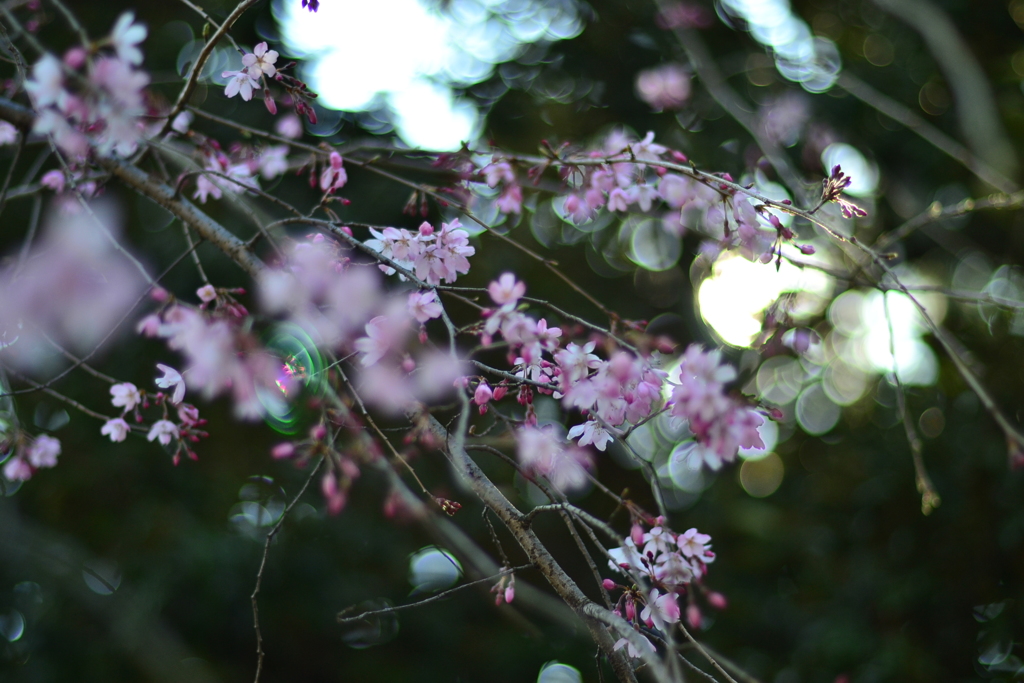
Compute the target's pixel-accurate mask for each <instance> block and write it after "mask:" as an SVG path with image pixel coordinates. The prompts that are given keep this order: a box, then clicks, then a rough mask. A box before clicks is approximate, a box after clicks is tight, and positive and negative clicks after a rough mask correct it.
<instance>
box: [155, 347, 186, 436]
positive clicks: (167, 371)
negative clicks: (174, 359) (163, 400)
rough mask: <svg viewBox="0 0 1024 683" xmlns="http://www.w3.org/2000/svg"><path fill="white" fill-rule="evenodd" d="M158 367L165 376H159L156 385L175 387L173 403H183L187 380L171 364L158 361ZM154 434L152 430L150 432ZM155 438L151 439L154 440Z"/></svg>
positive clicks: (163, 387) (168, 387)
mask: <svg viewBox="0 0 1024 683" xmlns="http://www.w3.org/2000/svg"><path fill="white" fill-rule="evenodd" d="M156 367H157V369H158V370H160V371H161V372H162V373H164V376H163V377H158V378H157V380H156V385H157V386H158V387H160V388H161V389H170V388H171V387H174V396H172V397H171V403H173V404H175V405H177V404H179V403H181V399H183V398H185V380H184V379H182V377H181V373H180V372H178V371H177V370H175V369H174V368H172V367H170V366H169V365H163V364H161V363H157V364H156ZM150 434H152V432H150ZM152 440H153V439H150V441H152Z"/></svg>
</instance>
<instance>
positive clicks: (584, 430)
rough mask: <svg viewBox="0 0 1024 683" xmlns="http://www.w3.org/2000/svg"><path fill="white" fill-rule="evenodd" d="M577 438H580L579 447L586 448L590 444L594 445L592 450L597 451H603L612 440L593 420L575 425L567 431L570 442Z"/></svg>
mask: <svg viewBox="0 0 1024 683" xmlns="http://www.w3.org/2000/svg"><path fill="white" fill-rule="evenodd" d="M577 436H579V437H580V440H579V445H580V446H586V445H587V444H590V443H592V444H594V448H596V449H597V450H599V451H603V450H604V449H605V448H607V446H608V443H609V442H611V441H612V440H613V439H612V435H611V434H609V433H608V430H607V429H605V428H604V427H602V426H601V425H600V424H599V423H597V422H596V421H594V420H589V421H587V422H584V423H583V424H581V425H576V426H575V427H573V428H572V429H570V430H569V436H568V438H569V440H570V441H571V440H572V439H575V438H576V437H577Z"/></svg>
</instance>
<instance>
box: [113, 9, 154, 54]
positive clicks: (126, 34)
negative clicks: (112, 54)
mask: <svg viewBox="0 0 1024 683" xmlns="http://www.w3.org/2000/svg"><path fill="white" fill-rule="evenodd" d="M134 21H135V14H134V13H133V12H125V13H124V14H122V15H121V16H120V17H118V19H117V23H115V24H114V29H113V30H112V31H111V32H110V43H111V45H113V46H114V50H116V51H117V56H118V57H120V58H121V59H123V60H124V61H126V62H128V63H129V64H135V65H139V64H142V51H141V50H139V48H138V47H137V45H138V44H139V43H141V42H142V41H144V40H145V39H146V34H147V31H146V27H145V26H143V25H142V24H135V23H133V22H134Z"/></svg>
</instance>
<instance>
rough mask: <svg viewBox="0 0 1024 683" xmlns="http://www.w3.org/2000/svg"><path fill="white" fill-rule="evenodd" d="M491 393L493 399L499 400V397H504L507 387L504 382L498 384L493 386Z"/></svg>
mask: <svg viewBox="0 0 1024 683" xmlns="http://www.w3.org/2000/svg"><path fill="white" fill-rule="evenodd" d="M491 393H492V394H493V395H494V400H495V401H500V400H501V399H503V398H505V394H507V393H508V387H507V386H505V385H504V384H499V385H498V386H496V387H494V391H493V392H491Z"/></svg>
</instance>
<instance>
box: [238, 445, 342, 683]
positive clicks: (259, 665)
mask: <svg viewBox="0 0 1024 683" xmlns="http://www.w3.org/2000/svg"><path fill="white" fill-rule="evenodd" d="M323 464H324V459H323V458H322V457H321V458H320V459H319V460H318V461H317V463H316V465H314V467H313V469H312V470H311V471H310V473H309V476H308V477H306V481H305V482H304V483H303V484H302V488H300V489H299V492H298V493H297V494H295V497H294V498H292V500H291V502H290V503H288V506H287V507H285V509H284V512H282V513H281V517H280V519H278V520H277V524H275V525H274V528H272V529H271V530H270V531H269V532H267V538H266V540H265V541H264V542H263V557H262V559H260V568H259V571H257V572H256V587H255V588H253V591H252V595H251V596H250V599H251V600H252V621H253V628H254V629H255V631H256V677H255V678H254V679H253V683H259V680H260V674H261V673H262V672H263V658H264V657H265V656H266V653H265V652H264V651H263V634H262V632H261V631H260V606H259V600H258V598H259V594H260V586H262V585H263V570H264V569H265V568H266V566H267V556H268V555H269V554H270V542H271V541H273V540H274V536H276V535H277V532H278V531H280V530H281V525H283V524H284V519H285V517H287V516H288V513H289V512H291V509H292V508H293V507H295V504H296V503H298V502H299V498H302V494H304V493H305V492H306V489H307V488H309V484H310V482H312V481H313V478H314V477H316V473H317V472H319V471H320V467H321V466H322V465H323Z"/></svg>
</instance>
